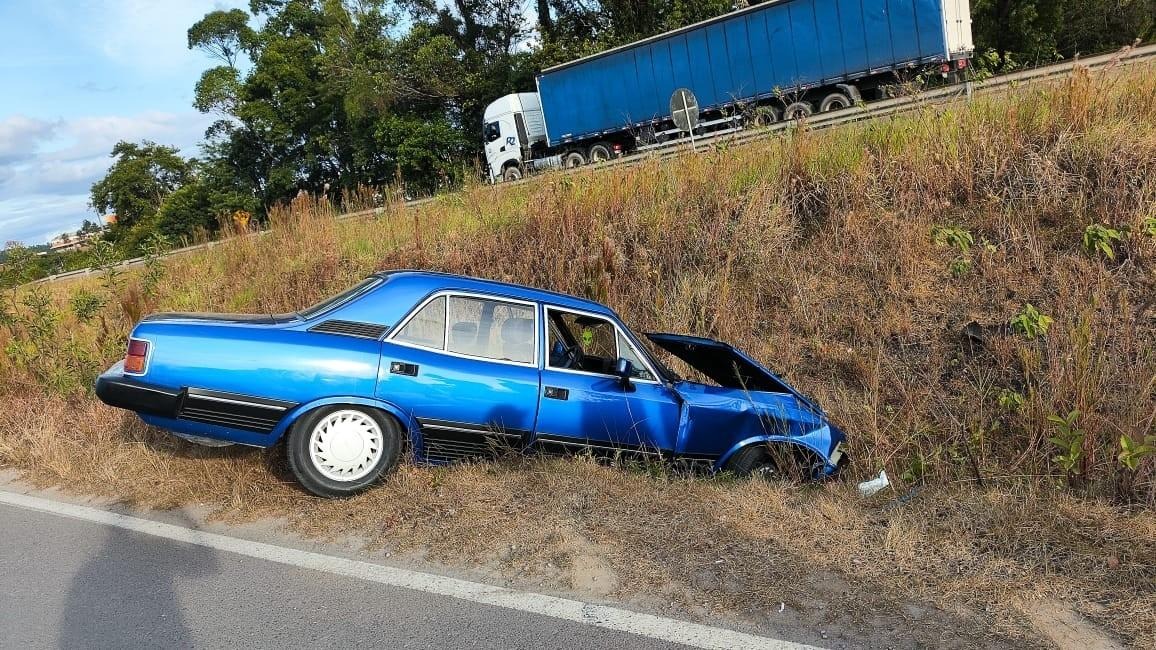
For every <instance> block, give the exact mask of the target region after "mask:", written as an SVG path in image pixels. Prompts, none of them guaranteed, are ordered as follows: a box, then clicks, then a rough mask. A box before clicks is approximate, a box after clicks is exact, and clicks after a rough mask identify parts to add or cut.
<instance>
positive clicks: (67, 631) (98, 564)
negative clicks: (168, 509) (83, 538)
mask: <svg viewBox="0 0 1156 650" xmlns="http://www.w3.org/2000/svg"><path fill="white" fill-rule="evenodd" d="M183 519H184V520H185V521H183V522H181V524H182V525H186V526H188V527H194V523H193V522H192V521H191V520H189V519H188V518H187V517H183ZM219 572H220V565H219V562H218V560H217V556H216V552H215V551H213V550H212V549H210V548H207V547H204V546H199V545H196V544H189V543H182V542H174V541H171V540H167V539H163V538H159V537H154V536H151V535H145V534H141V533H136V532H132V531H129V530H125V529H123V528H119V527H109V528H108V529H107V532H106V533H105V538H104V541H103V544H102V545H101V546H100V548H99V549H98V550H97V551H96V552H95V553H93V554H92V555H91V556H90V557H89V558H88V559H86V560H85V562H84V564H83V565H82V566H81V568H80V570H79V571H77V573H76V575H75V576H73V578H72V583H71V585H70V587H69V591H68V596H67V599H66V602H65V609H64V611H65V612H66V614H65V616H64V620H63V626H62V629H61V632H60V637H59V639H58V641H59V644H58V645H59V647H61V648H66V649H67V648H128V647H158V648H161V647H163V648H187V647H192V646H193V645H194V639H193V636H192V633H191V631H190V628H189V626H188V624H187V623H186V620H185V615H184V609H183V607H182V606H181V601H180V597H179V595H178V586H179V584H180V582H181V581H182V580H185V579H189V578H198V577H203V576H207V575H213V574H215V573H219Z"/></svg>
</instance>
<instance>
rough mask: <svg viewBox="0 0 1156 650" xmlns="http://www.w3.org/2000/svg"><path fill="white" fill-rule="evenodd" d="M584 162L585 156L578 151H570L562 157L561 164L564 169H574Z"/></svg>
mask: <svg viewBox="0 0 1156 650" xmlns="http://www.w3.org/2000/svg"><path fill="white" fill-rule="evenodd" d="M585 164H586V156H583V155H582V153H581V152H579V151H571V152H570V153H568V154H566V156H565V157H563V158H562V166H563V167H565V168H566V169H574V168H575V167H581V166H582V165H585Z"/></svg>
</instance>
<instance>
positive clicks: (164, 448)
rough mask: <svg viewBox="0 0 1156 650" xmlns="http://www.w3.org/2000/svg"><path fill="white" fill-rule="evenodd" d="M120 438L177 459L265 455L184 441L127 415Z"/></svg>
mask: <svg viewBox="0 0 1156 650" xmlns="http://www.w3.org/2000/svg"><path fill="white" fill-rule="evenodd" d="M119 433H120V436H121V438H123V439H124V441H125V442H130V443H134V444H140V445H143V446H144V447H145V448H146V449H148V450H149V451H153V452H157V453H160V454H165V455H167V456H175V457H177V458H198V459H200V458H241V457H245V456H255V455H259V454H262V453H264V451H265V450H263V449H259V448H257V447H248V446H245V445H229V446H226V447H209V446H206V445H199V444H197V443H195V442H189V441H188V440H183V439H181V438H179V437H177V436H175V435H173V434H171V433H169V432H167V431H165V430H164V429H158V428H156V427H153V426H149V425H147V424H145V423H144V422H143V421H142V420H141V419H140V418H138V417H136V416H135V415H133V414H131V413H126V414H125V415H124V417H123V418H122V419H121V425H120V432H119Z"/></svg>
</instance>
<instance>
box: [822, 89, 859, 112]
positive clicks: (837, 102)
mask: <svg viewBox="0 0 1156 650" xmlns="http://www.w3.org/2000/svg"><path fill="white" fill-rule="evenodd" d="M852 103H853V102H852V101H851V98H850V97H848V96H846V95H844V94H843V93H831V94H830V95H827V96H826V97H824V98H823V101H821V102H819V112H820V113H826V112H829V111H841V110H843V109H844V108H850V107H851V104H852Z"/></svg>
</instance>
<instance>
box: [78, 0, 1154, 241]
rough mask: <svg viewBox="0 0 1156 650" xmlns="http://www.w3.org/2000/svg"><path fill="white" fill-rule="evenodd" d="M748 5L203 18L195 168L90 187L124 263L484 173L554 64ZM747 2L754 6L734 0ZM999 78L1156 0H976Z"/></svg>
mask: <svg viewBox="0 0 1156 650" xmlns="http://www.w3.org/2000/svg"><path fill="white" fill-rule="evenodd" d="M735 1H736V0H251V1H250V3H249V8H248V11H245V10H241V9H233V10H217V11H212V12H209V13H207V14H206V15H205V16H204V17H203V18H202V19H201V20H199V21H197V22H196V23H195V24H194V25H191V26H190V28H189V30H188V42H187V45H188V47H189V48H190V49H193V50H199V51H201V52H204V53H206V54H208V55H209V56H210V57H211V59H212V60H213V63H214V65H213V66H212V67H209V68H208V69H207V70H205V71H204V73H203V74H202V75H201V77H200V79H199V80H198V81H197V83H196V88H195V99H194V105H195V107H196V109H197V110H199V111H201V112H203V113H206V114H209V115H212V116H215V117H216V120H215V121H214V123H213V124H212V126H211V127H210V128H209V129H208V131H207V132H206V133H205V138H204V141H203V142H202V143H201V146H200V155H199V156H197V157H196V158H184V157H182V156H181V155H180V153H179V152H178V150H177V149H176V148H174V147H169V146H164V145H160V144H157V143H153V142H141V143H130V142H120V143H118V144H117V145H116V146H115V147H114V148H113V150H112V152H111V155H112V157H113V158H114V159H115V160H114V163H113V165H112V167H111V169H110V170H109V172H108V174H107V175H106V176H105V177H104V178H102V179H101V180H100V181H98V182H97V183H95V184H94V185H93V186H92V193H91V204H92V207H93V209H94V210H96V211H97V212H98V213H101V214H104V213H109V212H111V213H115V214H116V215H117V222H116V224H115V225H113V226H112V227H111V228H110V229H109V231H108V233H107V234H106V237H107V238H108V239H109V240H111V241H113V242H115V243H117V244H118V246H119V247H121V248H122V249H123V250H124V251H125V252H126V254H128V253H131V252H135V251H136V249H137V248H139V247H140V245H141V244H142V242H144V241H146V240H147V239H148V238H149V237H150V236H151V235H152V234H153V233H160V234H162V235H164V236H165V237H166V238H167V239H168V240H169V241H173V242H177V241H180V240H182V239H185V240H188V239H191V238H196V237H197V236H208V235H211V234H212V233H213V232H214V231H216V230H217V229H218V228H220V227H221V224H222V223H228V222H229V218H230V215H236V214H238V213H241V214H252V215H254V217H255V218H260V217H261V215H263V214H264V212H265V210H266V209H267V208H268V207H269V206H271V205H274V204H276V203H278V202H281V201H285V200H288V199H291V198H292V197H293V196H295V195H296V194H298V193H299V192H302V191H304V192H309V193H314V194H321V193H328V194H329V195H331V196H337V195H339V194H340V193H342V192H345V191H350V190H354V189H355V188H362V187H371V188H381V187H385V186H391V187H398V186H403V187H405V188H406V191H407V192H409V193H412V194H418V193H431V192H436V191H439V190H441V189H445V188H451V187H455V186H457V185H459V184H460V183H461V182H463V180H464V179H466V178H467V177H469V176H478V177H480V174H481V169H482V163H481V162H480V161H479V156H480V148H481V147H480V142H481V133H480V131H481V118H482V112H483V111H484V109H485V107H486V105H487V104H488V103H489V102H491V101H493V100H494V99H496V98H497V97H500V96H502V95H505V94H507V93H510V92H518V91H528V90H532V89H533V88H534V75H535V74H536V73H537V72H538V71H539V70H541V69H543V68H546V67H549V66H551V65H554V64H557V63H561V62H565V61H569V60H572V59H574V58H577V57H580V56H585V55H588V54H592V53H595V52H598V51H601V50H604V49H607V48H610V47H614V46H617V45H620V44H624V43H628V42H631V41H634V40H637V39H640V38H644V37H647V36H651V35H654V34H657V33H661V32H663V31H667V30H670V29H674V28H678V27H681V26H685V25H689V24H692V23H695V22H698V21H700V20H704V19H708V18H711V17H714V16H717V15H720V14H723V13H726V12H728V11H732V10H733V9H734V8H735V6H736V5H735ZM738 1H739V2H741V3H742V4H743V5H746V4H757V3H758V0H749V1H748V0H738ZM971 10H972V17H973V32H974V37H975V42H976V46H977V53H976V58H975V62H976V65H977V66H979V67H981V68H982V69H983V70H984V71H987V72H997V73H998V72H1007V71H1010V70H1013V69H1015V68H1017V67H1021V66H1027V65H1037V64H1043V63H1049V62H1052V61H1056V60H1060V59H1070V58H1072V57H1074V56H1078V55H1080V54H1085V55H1088V54H1093V53H1098V52H1102V51H1106V50H1110V49H1113V48H1117V47H1120V46H1122V45H1126V44H1131V43H1132V42H1134V41H1135V40H1136V39H1140V40H1150V39H1151V38H1152V37H1153V35H1154V29H1156V28H1154V22H1156V18H1154V17H1156V0H972V9H971Z"/></svg>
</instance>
